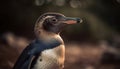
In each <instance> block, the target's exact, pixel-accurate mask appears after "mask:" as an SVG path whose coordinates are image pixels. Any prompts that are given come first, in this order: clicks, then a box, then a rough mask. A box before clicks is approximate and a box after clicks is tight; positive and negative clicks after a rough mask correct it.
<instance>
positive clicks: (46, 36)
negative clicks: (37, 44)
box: [36, 30, 63, 43]
mask: <svg viewBox="0 0 120 69" xmlns="http://www.w3.org/2000/svg"><path fill="white" fill-rule="evenodd" d="M36 36H37V38H38V39H39V40H42V41H43V42H48V43H49V42H50V41H51V40H54V39H55V40H57V41H59V42H61V43H63V40H62V38H61V37H60V35H59V33H58V34H56V33H53V32H48V31H45V30H39V33H38V34H37V35H36Z"/></svg>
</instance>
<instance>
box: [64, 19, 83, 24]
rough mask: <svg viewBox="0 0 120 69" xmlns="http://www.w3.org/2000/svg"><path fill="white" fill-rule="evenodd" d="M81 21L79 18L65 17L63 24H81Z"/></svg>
mask: <svg viewBox="0 0 120 69" xmlns="http://www.w3.org/2000/svg"><path fill="white" fill-rule="evenodd" d="M82 22H83V20H82V19H80V18H71V17H66V18H65V21H64V23H65V24H76V23H82Z"/></svg>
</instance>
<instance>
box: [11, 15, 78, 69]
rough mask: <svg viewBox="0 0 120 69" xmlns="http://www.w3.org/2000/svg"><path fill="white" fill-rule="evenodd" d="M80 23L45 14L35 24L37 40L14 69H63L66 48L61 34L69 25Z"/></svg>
mask: <svg viewBox="0 0 120 69" xmlns="http://www.w3.org/2000/svg"><path fill="white" fill-rule="evenodd" d="M78 22H80V19H79V18H68V17H65V16H64V15H62V14H59V13H45V14H43V15H42V16H40V17H39V18H38V20H37V22H36V24H35V35H36V39H35V40H34V41H33V42H31V43H30V44H29V45H28V46H27V47H26V48H25V49H24V50H23V52H22V54H21V55H20V57H19V58H18V60H17V62H16V64H15V65H14V67H13V69H63V67H64V60H65V46H64V42H63V40H62V38H61V37H60V35H59V32H60V31H61V29H63V27H65V26H66V25H67V24H74V23H78Z"/></svg>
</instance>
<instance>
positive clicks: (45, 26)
mask: <svg viewBox="0 0 120 69" xmlns="http://www.w3.org/2000/svg"><path fill="white" fill-rule="evenodd" d="M81 22H82V20H81V19H80V18H72V17H66V16H64V15H63V14H60V13H45V14H43V15H41V16H40V17H39V18H38V20H37V22H36V25H35V31H38V30H44V31H47V32H52V33H56V34H58V33H59V32H60V31H61V30H62V29H63V28H64V27H65V26H67V25H69V24H76V23H81Z"/></svg>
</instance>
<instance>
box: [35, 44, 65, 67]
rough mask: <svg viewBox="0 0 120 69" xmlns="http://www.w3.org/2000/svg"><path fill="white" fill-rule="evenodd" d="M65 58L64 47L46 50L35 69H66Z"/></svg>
mask: <svg viewBox="0 0 120 69" xmlns="http://www.w3.org/2000/svg"><path fill="white" fill-rule="evenodd" d="M64 57H65V48H64V45H60V46H58V47H56V48H53V49H47V50H44V51H43V52H42V53H41V55H40V56H39V57H38V59H37V62H36V64H35V65H34V67H33V69H62V68H63V67H64Z"/></svg>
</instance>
